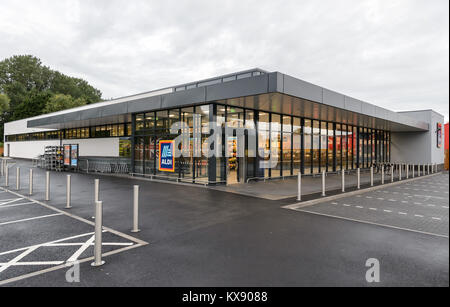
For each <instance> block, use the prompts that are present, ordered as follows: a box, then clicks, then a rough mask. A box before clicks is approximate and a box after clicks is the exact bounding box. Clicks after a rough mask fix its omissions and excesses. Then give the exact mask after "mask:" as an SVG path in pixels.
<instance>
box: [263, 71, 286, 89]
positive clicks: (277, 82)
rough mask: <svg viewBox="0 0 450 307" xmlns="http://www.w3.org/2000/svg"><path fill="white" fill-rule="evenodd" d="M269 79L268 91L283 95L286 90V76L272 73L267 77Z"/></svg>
mask: <svg viewBox="0 0 450 307" xmlns="http://www.w3.org/2000/svg"><path fill="white" fill-rule="evenodd" d="M267 77H268V89H267V91H268V92H269V93H275V92H279V93H283V88H284V75H283V74H282V73H279V72H272V73H270V74H268V75H267Z"/></svg>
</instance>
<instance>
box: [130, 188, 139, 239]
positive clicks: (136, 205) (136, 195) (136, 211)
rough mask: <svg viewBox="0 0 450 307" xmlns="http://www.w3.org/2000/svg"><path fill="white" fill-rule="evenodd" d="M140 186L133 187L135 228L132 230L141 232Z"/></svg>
mask: <svg viewBox="0 0 450 307" xmlns="http://www.w3.org/2000/svg"><path fill="white" fill-rule="evenodd" d="M138 225H139V186H138V185H135V186H134V187H133V230H131V232H133V233H136V232H139V231H140V230H139V226H138Z"/></svg>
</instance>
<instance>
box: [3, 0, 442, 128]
mask: <svg viewBox="0 0 450 307" xmlns="http://www.w3.org/2000/svg"><path fill="white" fill-rule="evenodd" d="M448 11H449V1H448V0H338V1H336V0H329V1H328V0H320V1H318V0H294V1H287V0H279V1H275V0H271V1H262V0H258V1H253V0H240V1H232V0H227V1H214V0H209V1H208V0H205V1H194V0H191V1H184V0H177V1H172V0H164V1H156V0H155V1H140V0H128V1H125V0H116V1H114V0H95V1H88V0H81V1H77V0H54V1H43V0H42V1H41V0H28V1H25V0H23V1H16V0H11V1H9V0H0V12H1V14H0V16H1V18H0V59H4V58H7V57H10V56H12V55H16V54H32V55H35V56H37V57H39V58H41V60H42V61H43V62H44V64H45V65H48V66H50V67H51V68H53V69H56V70H59V71H61V72H63V73H66V74H69V75H73V76H77V77H81V78H84V79H86V80H87V81H89V82H90V83H91V84H92V85H94V86H95V87H97V88H99V89H100V90H101V91H102V92H103V97H104V98H105V99H108V98H112V97H120V96H125V95H129V94H135V93H139V92H145V91H149V90H152V89H157V88H162V87H166V86H172V85H176V84H180V83H184V82H189V81H194V80H198V79H203V78H208V77H213V76H216V75H219V74H226V73H230V72H235V71H239V70H245V69H249V68H254V67H259V68H262V69H265V70H268V71H280V72H283V73H286V74H289V75H293V76H295V77H298V78H300V79H303V80H306V81H309V82H312V83H314V84H317V85H321V86H323V87H326V88H329V89H332V90H335V91H338V92H341V93H343V94H346V95H349V96H352V97H355V98H358V99H361V100H364V101H367V102H370V103H373V104H376V105H379V106H382V107H385V108H388V109H391V110H394V111H402V110H413V109H429V108H432V109H434V110H436V111H438V112H440V113H442V114H444V115H445V116H446V120H448V113H449V111H448V101H449V85H448V84H449V13H448Z"/></svg>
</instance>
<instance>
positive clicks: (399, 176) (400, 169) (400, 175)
mask: <svg viewBox="0 0 450 307" xmlns="http://www.w3.org/2000/svg"><path fill="white" fill-rule="evenodd" d="M398 180H399V181H401V180H402V165H401V164H400V165H399V166H398Z"/></svg>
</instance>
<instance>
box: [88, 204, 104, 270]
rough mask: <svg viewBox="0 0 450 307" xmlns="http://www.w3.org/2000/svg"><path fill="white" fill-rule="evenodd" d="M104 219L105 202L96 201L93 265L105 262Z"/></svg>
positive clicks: (100, 264) (96, 265)
mask: <svg viewBox="0 0 450 307" xmlns="http://www.w3.org/2000/svg"><path fill="white" fill-rule="evenodd" d="M102 220H103V203H102V202H101V201H97V202H95V241H94V262H93V263H92V264H91V266H94V267H98V266H102V265H104V264H105V261H102V230H103V227H102Z"/></svg>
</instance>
